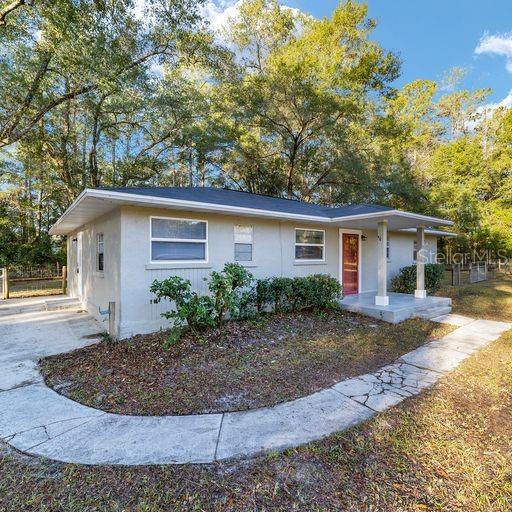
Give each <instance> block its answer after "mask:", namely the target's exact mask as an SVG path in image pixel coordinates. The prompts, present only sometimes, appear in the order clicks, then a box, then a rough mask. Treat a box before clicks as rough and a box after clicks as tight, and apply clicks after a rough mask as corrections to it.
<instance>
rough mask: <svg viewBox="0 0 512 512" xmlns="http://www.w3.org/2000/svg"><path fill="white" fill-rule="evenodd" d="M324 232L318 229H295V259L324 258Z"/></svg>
mask: <svg viewBox="0 0 512 512" xmlns="http://www.w3.org/2000/svg"><path fill="white" fill-rule="evenodd" d="M324 250H325V232H324V231H323V230H320V229H296V230H295V259H296V260H306V261H307V260H310V261H314V260H318V261H323V260H324Z"/></svg>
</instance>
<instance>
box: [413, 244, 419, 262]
mask: <svg viewBox="0 0 512 512" xmlns="http://www.w3.org/2000/svg"><path fill="white" fill-rule="evenodd" d="M417 260H418V241H417V240H414V242H413V246H412V261H414V262H416V261H417Z"/></svg>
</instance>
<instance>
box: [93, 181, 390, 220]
mask: <svg viewBox="0 0 512 512" xmlns="http://www.w3.org/2000/svg"><path fill="white" fill-rule="evenodd" d="M101 190H109V191H112V192H123V193H125V194H136V195H143V196H150V197H160V198H167V199H181V200H184V201H197V202H201V203H209V204H218V205H229V206H238V207H242V208H254V209H255V210H269V211H274V212H282V213H292V214H298V215H313V216H317V217H326V218H334V217H345V216H347V215H359V214H365V213H374V212H381V211H389V210H393V208H389V207H387V206H379V205H373V204H353V205H349V206H341V207H338V208H333V207H329V206H321V205H319V204H312V203H305V202H303V201H296V200H293V199H283V198H280V197H272V196H265V195H260V194H251V193H250V192H240V191H238V190H229V189H222V188H213V187H120V188H114V187H102V188H101Z"/></svg>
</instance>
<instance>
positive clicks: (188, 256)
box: [151, 217, 208, 262]
mask: <svg viewBox="0 0 512 512" xmlns="http://www.w3.org/2000/svg"><path fill="white" fill-rule="evenodd" d="M207 236H208V227H207V222H206V221H202V220H186V219H169V218H160V217H152V218H151V261H158V262H179V261H194V262H206V260H207V247H206V246H207Z"/></svg>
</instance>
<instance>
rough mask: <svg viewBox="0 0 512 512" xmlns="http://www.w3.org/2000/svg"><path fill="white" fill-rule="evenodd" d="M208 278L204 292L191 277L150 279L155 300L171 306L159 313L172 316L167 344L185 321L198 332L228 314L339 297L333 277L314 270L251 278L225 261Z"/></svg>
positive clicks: (315, 304) (327, 303)
mask: <svg viewBox="0 0 512 512" xmlns="http://www.w3.org/2000/svg"><path fill="white" fill-rule="evenodd" d="M207 281H208V289H209V291H210V294H209V295H199V294H198V293H197V292H194V291H192V287H191V283H190V281H188V280H186V279H183V278H181V277H178V276H171V277H169V278H167V279H164V280H163V281H157V280H155V281H153V284H152V285H151V288H150V290H151V292H152V293H154V294H155V296H156V299H154V301H155V302H159V301H160V300H162V299H167V300H169V301H170V302H174V304H175V309H174V310H171V311H166V312H165V313H162V316H164V317H165V318H167V319H168V320H170V321H171V334H170V337H169V344H172V343H175V342H176V341H177V340H178V339H179V338H180V336H181V334H182V332H183V329H184V327H185V326H187V327H188V328H189V329H190V330H191V331H193V332H198V331H202V330H205V329H208V328H212V327H219V326H220V325H222V323H223V321H224V319H225V318H226V317H227V316H228V315H229V318H231V319H237V318H246V317H250V316H254V315H258V314H261V313H263V312H264V311H269V310H270V311H275V312H287V311H299V310H302V309H313V310H315V311H320V310H322V309H327V308H332V307H334V306H336V305H337V300H338V299H339V298H340V297H341V285H340V283H339V282H338V280H337V279H335V278H333V277H331V276H328V275H325V274H315V275H311V276H306V277H295V278H289V277H273V278H268V279H259V280H257V281H256V283H255V284H254V286H252V285H253V283H254V278H253V276H252V274H251V273H250V272H248V271H247V269H246V268H245V267H243V266H241V265H239V264H237V263H227V264H226V265H225V266H224V268H223V270H222V271H221V272H217V271H214V272H212V273H211V275H210V278H209V279H208V280H207Z"/></svg>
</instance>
